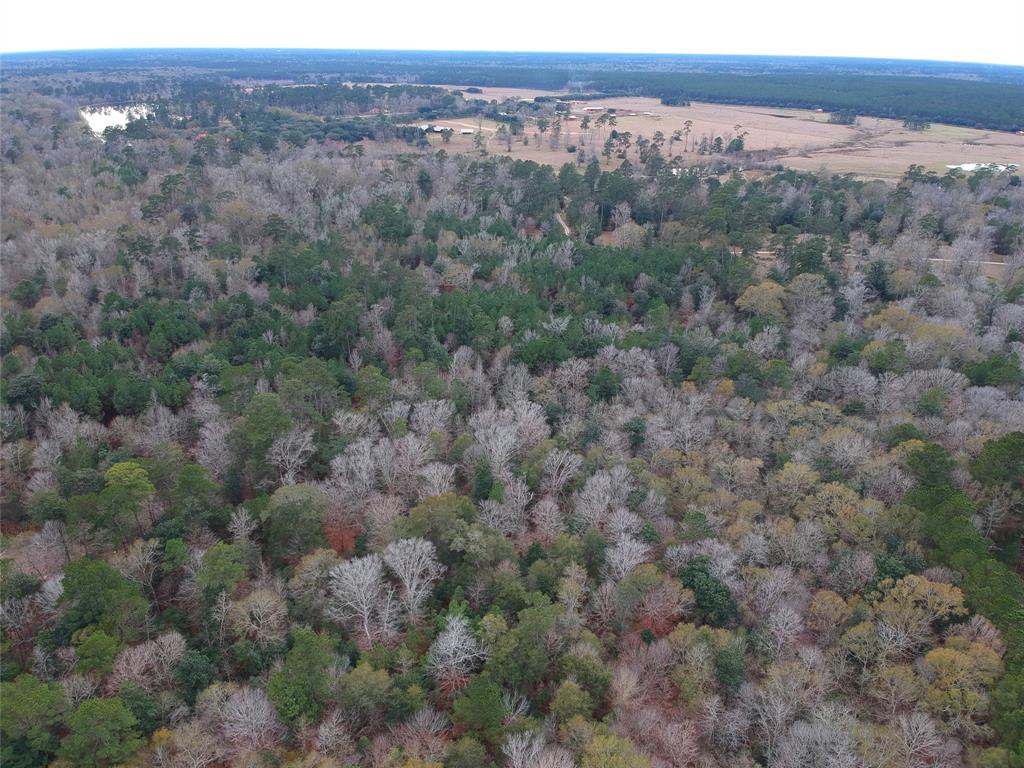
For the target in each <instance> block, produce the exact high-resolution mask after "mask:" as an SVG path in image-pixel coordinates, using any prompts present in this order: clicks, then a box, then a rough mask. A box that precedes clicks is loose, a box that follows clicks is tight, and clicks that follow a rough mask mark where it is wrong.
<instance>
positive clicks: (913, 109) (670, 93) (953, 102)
mask: <svg viewBox="0 0 1024 768" xmlns="http://www.w3.org/2000/svg"><path fill="white" fill-rule="evenodd" d="M4 63H5V68H6V69H7V70H8V71H9V72H14V73H18V74H25V73H35V74H46V75H54V74H55V75H60V76H63V75H64V73H67V72H71V73H78V72H102V73H107V74H110V75H117V76H119V77H123V76H124V73H125V72H136V73H144V76H141V77H140V79H139V82H138V85H143V84H145V85H146V86H148V87H150V88H152V87H153V86H155V85H157V84H164V85H166V84H168V83H171V82H173V81H174V80H175V79H176V78H177V77H179V76H180V73H181V72H182V71H187V72H190V73H194V74H198V73H203V76H204V77H208V78H212V79H218V78H220V79H225V78H226V79H250V80H272V81H273V80H280V79H281V78H285V79H294V80H296V81H298V82H318V81H319V82H322V81H325V80H340V81H347V80H350V81H356V82H378V81H382V82H419V83H425V84H430V83H435V84H450V83H458V84H463V85H471V86H505V87H522V88H541V89H547V90H553V91H562V90H572V91H584V92H604V93H630V94H636V95H643V96H654V97H657V98H662V99H667V100H669V101H671V102H672V103H680V102H682V101H686V100H699V101H710V102H718V103H726V104H759V105H763V106H778V107H801V108H811V109H817V108H820V109H824V110H826V111H838V110H850V111H852V112H855V113H857V114H862V115H872V116H875V117H892V118H901V119H902V118H908V117H916V118H919V119H922V120H927V121H930V122H936V123H950V124H954V125H965V126H971V127H977V128H992V129H996V130H1004V131H1016V130H1024V67H999V66H993V65H985V64H959V63H951V62H927V61H892V60H870V59H829V58H804V57H769V56H677V55H636V54H546V53H452V52H450V51H445V52H429V51H424V52H413V51H273V50H242V51H238V50H215V49H206V50H180V51H176V50H159V51H145V50H137V51H92V52H74V53H63V54H62V53H49V54H12V55H6V56H5V57H4ZM64 83H65V84H66V85H68V86H70V87H72V88H74V87H75V86H76V85H78V83H76V80H75V79H74V78H70V79H64ZM132 98H135V97H132Z"/></svg>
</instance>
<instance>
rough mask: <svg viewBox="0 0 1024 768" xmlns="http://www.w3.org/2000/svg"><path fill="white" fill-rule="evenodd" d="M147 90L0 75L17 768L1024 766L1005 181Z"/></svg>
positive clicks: (403, 106) (1020, 257)
mask: <svg viewBox="0 0 1024 768" xmlns="http://www.w3.org/2000/svg"><path fill="white" fill-rule="evenodd" d="M5 63H6V62H5ZM730 76H731V75H730ZM133 77H135V76H132V77H120V76H118V75H116V74H104V75H100V76H98V77H91V78H90V77H85V76H82V75H80V74H75V73H72V74H69V75H64V76H62V75H58V74H57V73H55V72H49V73H46V72H38V71H37V72H35V73H34V74H31V75H30V76H26V77H22V76H20V75H8V76H7V78H6V79H5V81H4V83H3V87H4V102H5V103H4V120H3V130H2V134H0V180H2V183H3V190H4V194H3V217H2V223H0V259H2V274H3V281H2V305H0V306H2V321H3V326H2V333H0V356H2V357H0V362H2V373H3V376H2V384H0V400H2V410H0V437H2V447H0V493H2V497H0V504H2V513H3V521H2V537H3V538H2V542H0V544H2V558H0V630H2V645H0V680H2V682H0V737H2V744H0V750H2V752H0V756H2V760H3V763H4V765H5V766H11V767H12V768H14V767H18V768H22V767H24V768H29V767H31V766H59V767H61V768H63V767H64V766H115V765H127V766H153V767H154V768H179V767H180V768H205V767H207V766H227V765H231V766H266V767H268V768H270V767H271V766H282V767H283V766H287V767H289V768H487V767H489V766H500V767H501V768H505V767H508V768H574V767H578V768H698V767H699V768H727V767H728V768H737V767H738V768H744V767H750V768H753V767H754V766H765V767H766V768H812V767H813V768H960V767H961V766H967V767H970V768H1021V767H1022V766H1024V581H1022V579H1021V576H1020V574H1021V572H1022V570H1024V558H1022V553H1021V531H1022V528H1024V371H1022V367H1024V188H1022V185H1021V179H1020V177H1019V176H1017V175H1014V174H1011V173H995V172H992V171H979V172H976V173H973V174H971V175H969V176H968V175H965V174H964V173H962V172H960V171H953V172H950V173H949V174H946V175H944V176H937V175H934V174H928V173H925V172H923V170H922V169H921V168H920V167H912V168H910V169H908V171H907V173H906V175H905V176H904V178H903V179H902V180H901V181H900V182H899V183H898V184H887V183H884V182H879V181H861V180H857V179H854V178H852V177H849V176H839V175H833V174H829V173H827V172H822V173H818V174H805V173H798V172H796V171H785V170H782V171H776V170H770V169H760V170H756V171H750V170H747V171H743V172H740V171H739V170H736V169H733V168H731V167H730V166H729V165H728V164H727V163H724V162H723V161H722V160H721V159H720V158H709V160H708V162H707V163H706V164H698V165H696V166H693V167H684V166H681V165H680V164H679V163H676V162H674V161H673V145H672V144H671V143H668V144H666V143H664V142H656V141H647V142H646V143H645V144H643V146H642V154H641V153H638V154H636V155H630V159H627V160H624V161H623V162H622V163H621V165H618V166H617V167H614V168H611V169H608V168H602V166H601V165H600V164H599V163H598V162H596V159H595V158H593V157H589V158H587V157H585V156H584V155H583V154H582V153H576V154H575V155H573V156H570V157H572V158H573V162H571V163H567V164H565V165H563V166H561V167H560V168H555V167H551V166H548V165H540V164H536V163H533V162H527V161H513V160H511V159H510V158H507V157H501V156H498V155H491V154H487V153H486V152H479V153H476V154H472V155H451V154H448V153H447V152H446V151H445V150H444V148H443V145H442V146H440V147H436V146H429V145H427V146H423V145H422V142H421V141H419V139H420V138H422V137H420V136H419V132H418V131H413V132H412V133H411V134H409V135H408V137H407V138H408V139H409V143H408V144H398V145H395V146H398V147H400V149H395V150H394V151H391V150H389V151H386V152H383V151H374V150H373V149H372V148H366V149H365V151H364V144H369V142H359V141H358V139H359V138H360V137H361V135H363V132H364V131H368V132H369V133H368V134H366V135H370V134H374V135H376V134H377V133H384V134H389V135H392V136H397V137H401V136H403V135H404V133H405V132H404V129H402V128H401V123H402V122H403V121H404V120H406V119H407V118H409V117H415V116H426V115H430V114H433V112H434V111H435V110H443V111H445V112H446V113H451V112H452V110H465V111H466V113H467V114H470V113H474V112H475V111H476V110H482V109H485V108H489V107H484V106H483V105H479V104H474V102H473V99H472V94H470V93H466V94H464V95H462V96H457V95H455V94H452V93H451V92H449V91H446V90H444V89H436V88H426V89H419V88H413V87H411V86H398V87H396V88H394V89H391V88H386V87H378V86H374V87H372V88H369V89H366V88H360V87H351V86H344V87H343V86H340V85H338V84H329V85H328V84H325V85H322V86H317V87H315V88H302V89H287V88H284V87H280V86H278V85H275V84H264V85H255V86H246V87H248V88H251V90H250V91H245V90H244V89H243V88H234V89H232V88H229V87H227V86H226V85H225V84H224V83H222V82H219V81H213V80H208V79H204V78H202V77H193V75H191V74H190V75H189V76H188V77H185V76H184V75H177V76H173V75H170V74H168V73H166V72H162V73H160V72H158V73H153V74H152V75H147V74H143V75H140V76H138V77H137V78H135V79H134V80H133ZM133 82H134V83H135V85H131V84H130V83H133ZM936 82H939V81H938V80H936ZM126 83H129V85H128V86H127V87H129V88H131V89H136V88H137V85H138V84H141V83H148V86H147V87H148V88H151V90H150V91H149V95H150V96H152V97H153V99H154V101H153V104H154V113H153V115H152V116H151V117H150V118H148V119H144V120H135V121H131V122H129V123H128V124H127V125H126V126H125V127H124V128H112V129H108V130H107V131H106V132H105V133H104V135H103V136H102V137H98V136H95V135H93V134H92V133H91V132H90V131H89V130H88V129H87V128H86V127H85V125H84V123H82V122H81V119H80V116H79V107H80V106H82V103H83V98H82V97H83V94H84V92H85V91H86V90H91V91H92V92H93V93H94V94H97V99H96V100H99V98H111V95H112V93H113V91H115V90H116V89H117V88H118V87H120V86H119V84H122V85H123V84H126ZM961 87H963V85H962V84H961ZM1015 87H1018V86H1015ZM99 94H102V95H99ZM137 95H138V91H137V90H133V91H132V96H133V97H135V96H137ZM1019 105H1020V102H1018V104H1017V106H1018V107H1019ZM1007 106H1008V107H1009V106H1010V105H1009V100H1007ZM524 108H526V107H524ZM528 108H529V109H533V108H534V107H532V106H531V107H528ZM859 108H860V107H858V109H859ZM367 112H369V113H371V116H370V117H366V113H367ZM976 114H980V113H976ZM296 115H299V116H298V117H297V116H296ZM303 115H316V116H317V118H318V119H317V120H315V121H314V120H309V119H308V118H306V117H302V116H303ZM324 126H335V127H336V129H337V131H338V133H337V134H336V135H328V134H326V133H325V132H324V131H325V130H326V129H324ZM342 128H347V129H348V130H350V131H351V133H346V132H345V131H344V130H342ZM684 146H685V145H684ZM563 157H564V155H563ZM634 159H635V160H636V162H634V161H633V160H634ZM986 262H995V266H996V267H997V270H996V271H995V272H992V271H989V272H988V273H985V272H983V270H984V269H986V268H988V267H991V266H992V264H991V263H989V264H986Z"/></svg>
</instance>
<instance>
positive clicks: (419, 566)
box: [384, 538, 445, 622]
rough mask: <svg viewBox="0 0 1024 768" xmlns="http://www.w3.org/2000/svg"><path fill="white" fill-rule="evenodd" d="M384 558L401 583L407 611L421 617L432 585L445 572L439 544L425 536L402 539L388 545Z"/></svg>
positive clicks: (404, 606)
mask: <svg viewBox="0 0 1024 768" xmlns="http://www.w3.org/2000/svg"><path fill="white" fill-rule="evenodd" d="M384 562H385V563H386V564H387V566H388V568H389V569H391V572H392V573H394V574H395V575H396V576H397V577H398V580H399V581H400V582H401V584H402V590H401V592H400V594H399V599H400V600H401V602H402V607H403V608H404V609H405V612H406V615H407V616H408V617H409V619H410V621H414V622H415V621H418V620H419V617H420V614H421V613H422V611H423V604H424V603H425V602H426V600H427V598H428V597H430V591H431V589H433V587H434V584H435V583H436V582H437V580H438V579H440V578H441V576H443V575H444V571H445V567H444V566H443V565H441V563H440V562H438V560H437V548H436V547H435V546H434V544H433V542H430V541H427V540H426V539H418V538H417V539H399V540H398V541H393V542H391V543H390V544H388V545H387V547H386V548H385V550H384Z"/></svg>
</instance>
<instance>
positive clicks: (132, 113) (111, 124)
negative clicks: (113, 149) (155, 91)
mask: <svg viewBox="0 0 1024 768" xmlns="http://www.w3.org/2000/svg"><path fill="white" fill-rule="evenodd" d="M152 112H153V109H152V108H151V107H150V106H149V105H148V104H120V105H117V106H99V107H83V108H82V110H81V112H80V114H81V115H82V119H83V120H85V122H86V123H88V125H89V129H90V130H91V131H92V132H93V133H94V134H95V135H96V136H102V135H103V131H105V130H106V129H107V128H124V127H125V126H126V125H128V121H129V120H135V119H138V118H142V117H146V116H147V115H150V114H152Z"/></svg>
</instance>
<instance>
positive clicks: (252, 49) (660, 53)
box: [0, 45, 1024, 69]
mask: <svg viewBox="0 0 1024 768" xmlns="http://www.w3.org/2000/svg"><path fill="white" fill-rule="evenodd" d="M159 51H165V52H171V51H204V52H216V51H238V52H282V53H283V52H289V51H290V52H296V53H439V54H488V53H490V54H524V55H529V54H535V55H537V54H539V55H554V56H558V55H565V56H634V57H637V56H651V57H679V58H701V57H704V58H707V57H717V58H730V57H731V58H749V59H792V60H800V59H804V60H806V59H816V60H823V61H859V62H901V63H906V64H913V63H917V64H959V65H969V66H979V67H1000V68H1006V69H1024V63H1021V64H1005V63H999V62H991V61H964V60H960V59H921V58H901V57H899V56H851V55H836V56H828V55H822V54H798V55H794V54H783V53H675V52H665V51H654V52H649V51H597V50H592V51H566V50H525V49H499V48H494V49H482V48H481V49H473V48H322V47H291V46H189V45H181V46H151V47H111V48H62V49H47V50H13V51H0V57H4V56H54V55H69V54H72V55H73V54H94V53H141V52H159Z"/></svg>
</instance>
